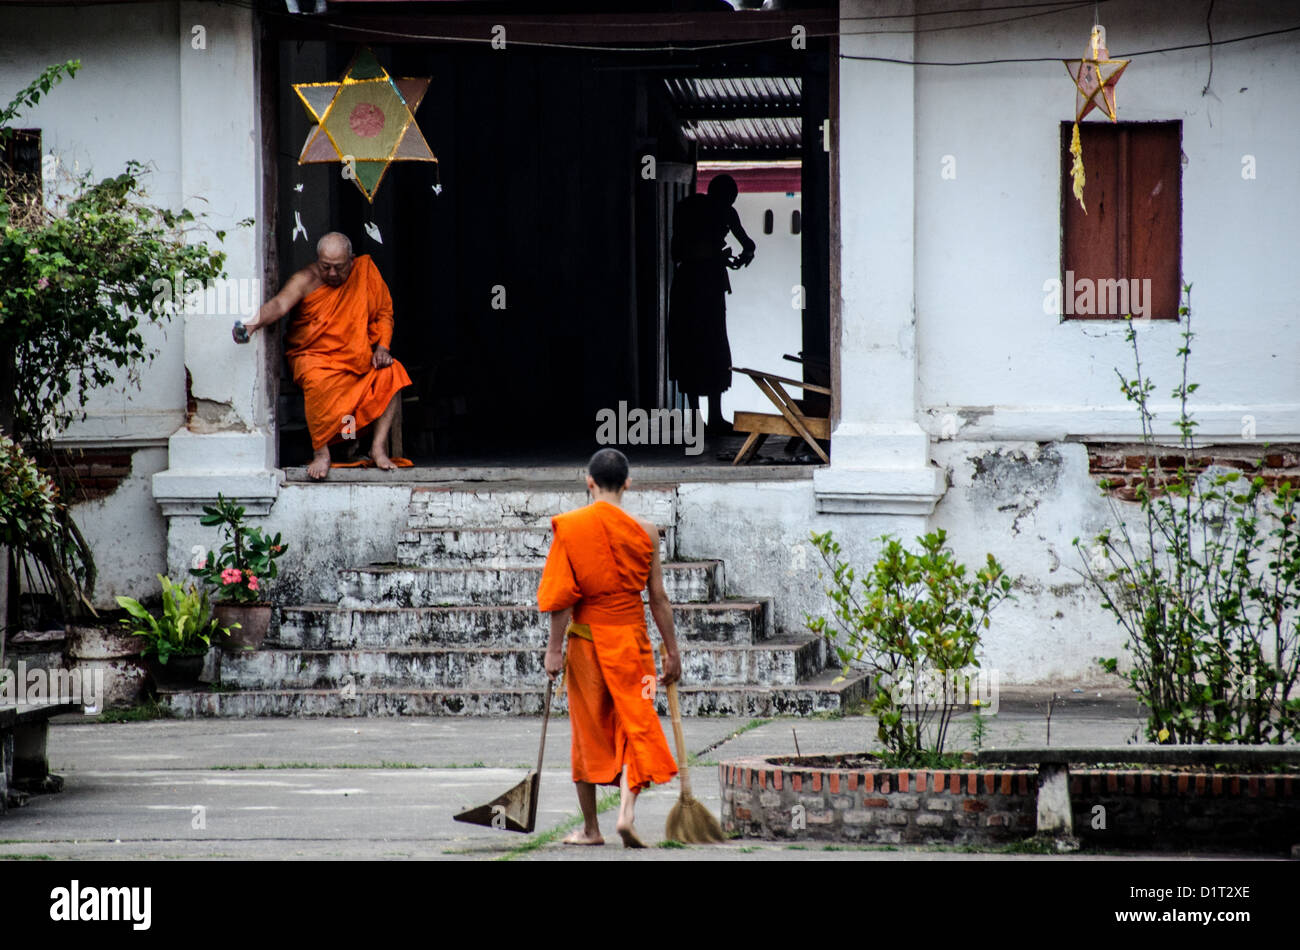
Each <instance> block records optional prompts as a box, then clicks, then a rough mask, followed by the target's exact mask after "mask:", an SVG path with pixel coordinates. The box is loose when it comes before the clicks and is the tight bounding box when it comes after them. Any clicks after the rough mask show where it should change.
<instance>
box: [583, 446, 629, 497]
mask: <svg viewBox="0 0 1300 950" xmlns="http://www.w3.org/2000/svg"><path fill="white" fill-rule="evenodd" d="M627 469H628V466H627V456H626V455H624V454H623V453H622V452H620V451H619V450H618V449H601V450H600V451H599V452H597V453H596V454H595V455H593V456H592V457H591V461H590V462H588V463H587V474H588V475H590V476H591V480H592V481H593V482H595V483H596V484H597V485H599V486H600V487H601V488H603V489H605V491H621V490H622V488H623V483H624V482H626V481H627Z"/></svg>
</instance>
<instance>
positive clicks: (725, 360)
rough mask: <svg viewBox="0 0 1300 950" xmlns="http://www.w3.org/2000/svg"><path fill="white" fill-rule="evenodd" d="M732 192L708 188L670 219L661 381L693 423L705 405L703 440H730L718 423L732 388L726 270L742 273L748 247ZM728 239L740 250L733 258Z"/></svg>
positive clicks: (722, 185) (731, 183)
mask: <svg viewBox="0 0 1300 950" xmlns="http://www.w3.org/2000/svg"><path fill="white" fill-rule="evenodd" d="M738 193H739V188H737V187H736V180H735V179H734V178H732V177H731V176H730V175H718V176H717V177H715V178H714V179H713V180H712V181H710V182H709V193H708V194H707V195H701V194H694V195H689V196H687V197H686V198H683V199H682V200H681V201H679V202H678V203H677V208H676V211H675V212H674V215H673V238H672V256H673V263H674V264H676V267H675V269H674V270H673V283H672V289H671V290H670V291H669V295H668V376H669V378H670V379H672V380H675V381H676V383H677V388H678V389H680V390H681V391H682V392H683V393H685V394H686V397H687V401H688V403H689V405H690V407H691V409H692V410H693V411H694V412H695V413H696V414H697V415H698V414H699V411H700V397H701V396H706V397H707V398H708V401H709V421H708V426H707V428H706V430H705V431H706V432H708V433H709V434H710V435H721V434H727V433H729V432H731V424H730V423H728V422H725V421H724V420H723V418H722V394H723V393H724V392H726V391H727V390H728V389H730V388H731V344H730V343H728V341H727V298H726V295H727V294H729V293H731V281H730V280H729V279H728V278H727V268H732V269H733V270H734V269H735V268H738V267H747V266H748V265H749V262H750V261H752V260H753V259H754V247H755V244H754V242H753V241H752V240H750V237H749V235H748V234H746V233H745V229H744V228H743V227H741V225H740V215H738V214H737V213H736V209H735V207H733V206H734V205H735V203H736V195H737V194H738ZM728 232H730V233H731V234H732V235H733V236H734V237H735V238H736V240H737V241H739V242H740V246H741V248H742V250H741V253H740V256H739V257H732V256H731V251H730V249H729V248H728V247H727V233H728Z"/></svg>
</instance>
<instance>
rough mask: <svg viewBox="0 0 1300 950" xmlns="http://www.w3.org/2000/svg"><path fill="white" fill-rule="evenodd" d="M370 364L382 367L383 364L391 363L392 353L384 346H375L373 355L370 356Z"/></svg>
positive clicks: (388, 364)
mask: <svg viewBox="0 0 1300 950" xmlns="http://www.w3.org/2000/svg"><path fill="white" fill-rule="evenodd" d="M370 365H371V366H373V367H374V368H375V369H383V368H384V367H385V366H392V365H393V354H392V353H389V352H388V347H386V346H376V347H375V355H374V356H372V357H370Z"/></svg>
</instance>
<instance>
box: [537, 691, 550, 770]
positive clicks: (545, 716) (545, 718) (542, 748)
mask: <svg viewBox="0 0 1300 950" xmlns="http://www.w3.org/2000/svg"><path fill="white" fill-rule="evenodd" d="M553 685H554V681H553V680H552V679H551V678H550V677H549V676H548V677H547V678H546V705H545V707H544V708H543V711H542V741H541V744H539V745H538V746H537V774H538V775H540V774H541V773H542V755H543V754H544V753H545V752H546V724H547V723H548V722H550V721H551V687H552V686H553Z"/></svg>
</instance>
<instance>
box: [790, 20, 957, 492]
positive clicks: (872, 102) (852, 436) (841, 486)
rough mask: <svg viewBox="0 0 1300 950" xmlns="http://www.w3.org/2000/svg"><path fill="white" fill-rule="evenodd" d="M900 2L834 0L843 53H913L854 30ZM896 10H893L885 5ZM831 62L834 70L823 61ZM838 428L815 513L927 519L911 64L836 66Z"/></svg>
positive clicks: (932, 486) (934, 485) (896, 23)
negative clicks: (919, 398) (919, 368)
mask: <svg viewBox="0 0 1300 950" xmlns="http://www.w3.org/2000/svg"><path fill="white" fill-rule="evenodd" d="M908 6H910V4H908V3H905V2H900V0H895V2H892V3H889V4H884V5H883V6H882V5H881V4H879V3H868V2H867V0H841V3H840V18H841V28H842V31H843V33H842V36H841V39H840V53H841V54H844V55H858V56H864V55H870V56H882V57H888V58H892V59H901V60H912V59H913V58H915V37H914V34H912V33H893V34H880V35H859V36H854V35H852V34H853V33H854V32H860V31H862V30H865V29H870V28H872V26H873V24H875V25H879V24H881V23H885V24H888V27H889V29H894V30H906V29H908V28H909V27H912V26H914V22H913V21H912V20H911V19H910V18H909V19H891V20H887V21H881V20H863V19H849V18H850V17H864V16H868V15H881V14H887V13H904V12H906V8H907V7H908ZM894 8H897V9H894ZM833 65H834V64H833ZM838 69H839V109H838V115H837V116H836V117H835V121H836V122H838V123H839V128H838V134H839V154H838V163H839V190H840V191H839V207H840V294H841V300H840V338H839V340H838V346H839V366H840V392H839V403H840V406H839V422H838V424H837V425H836V427H835V430H834V432H833V433H832V435H831V446H832V449H831V465H830V467H829V468H826V469H818V470H817V471H815V472H814V473H813V484H814V488H815V491H816V495H817V509H818V511H822V512H842V513H864V514H915V515H922V516H927V515H929V514H930V513H931V512H932V511H933V510H934V506H935V504H936V503H937V502H938V500H939V498H940V497H942V495H943V490H944V484H945V479H944V473H943V472H942V471H941V470H940V469H939V468H938V467H937V466H934V465H932V464H931V463H930V445H929V437H928V436H927V435H926V433H925V432H924V431H923V430H922V429H921V427H920V425H919V424H918V423H917V421H916V413H917V404H916V402H917V356H916V309H915V293H914V286H915V274H916V268H915V261H914V254H915V245H916V241H915V226H914V210H915V206H916V202H915V182H914V178H915V169H916V131H915V74H914V70H915V67H912V66H906V65H900V64H896V63H877V62H868V61H864V60H852V59H841V60H840V61H839V63H838Z"/></svg>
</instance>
